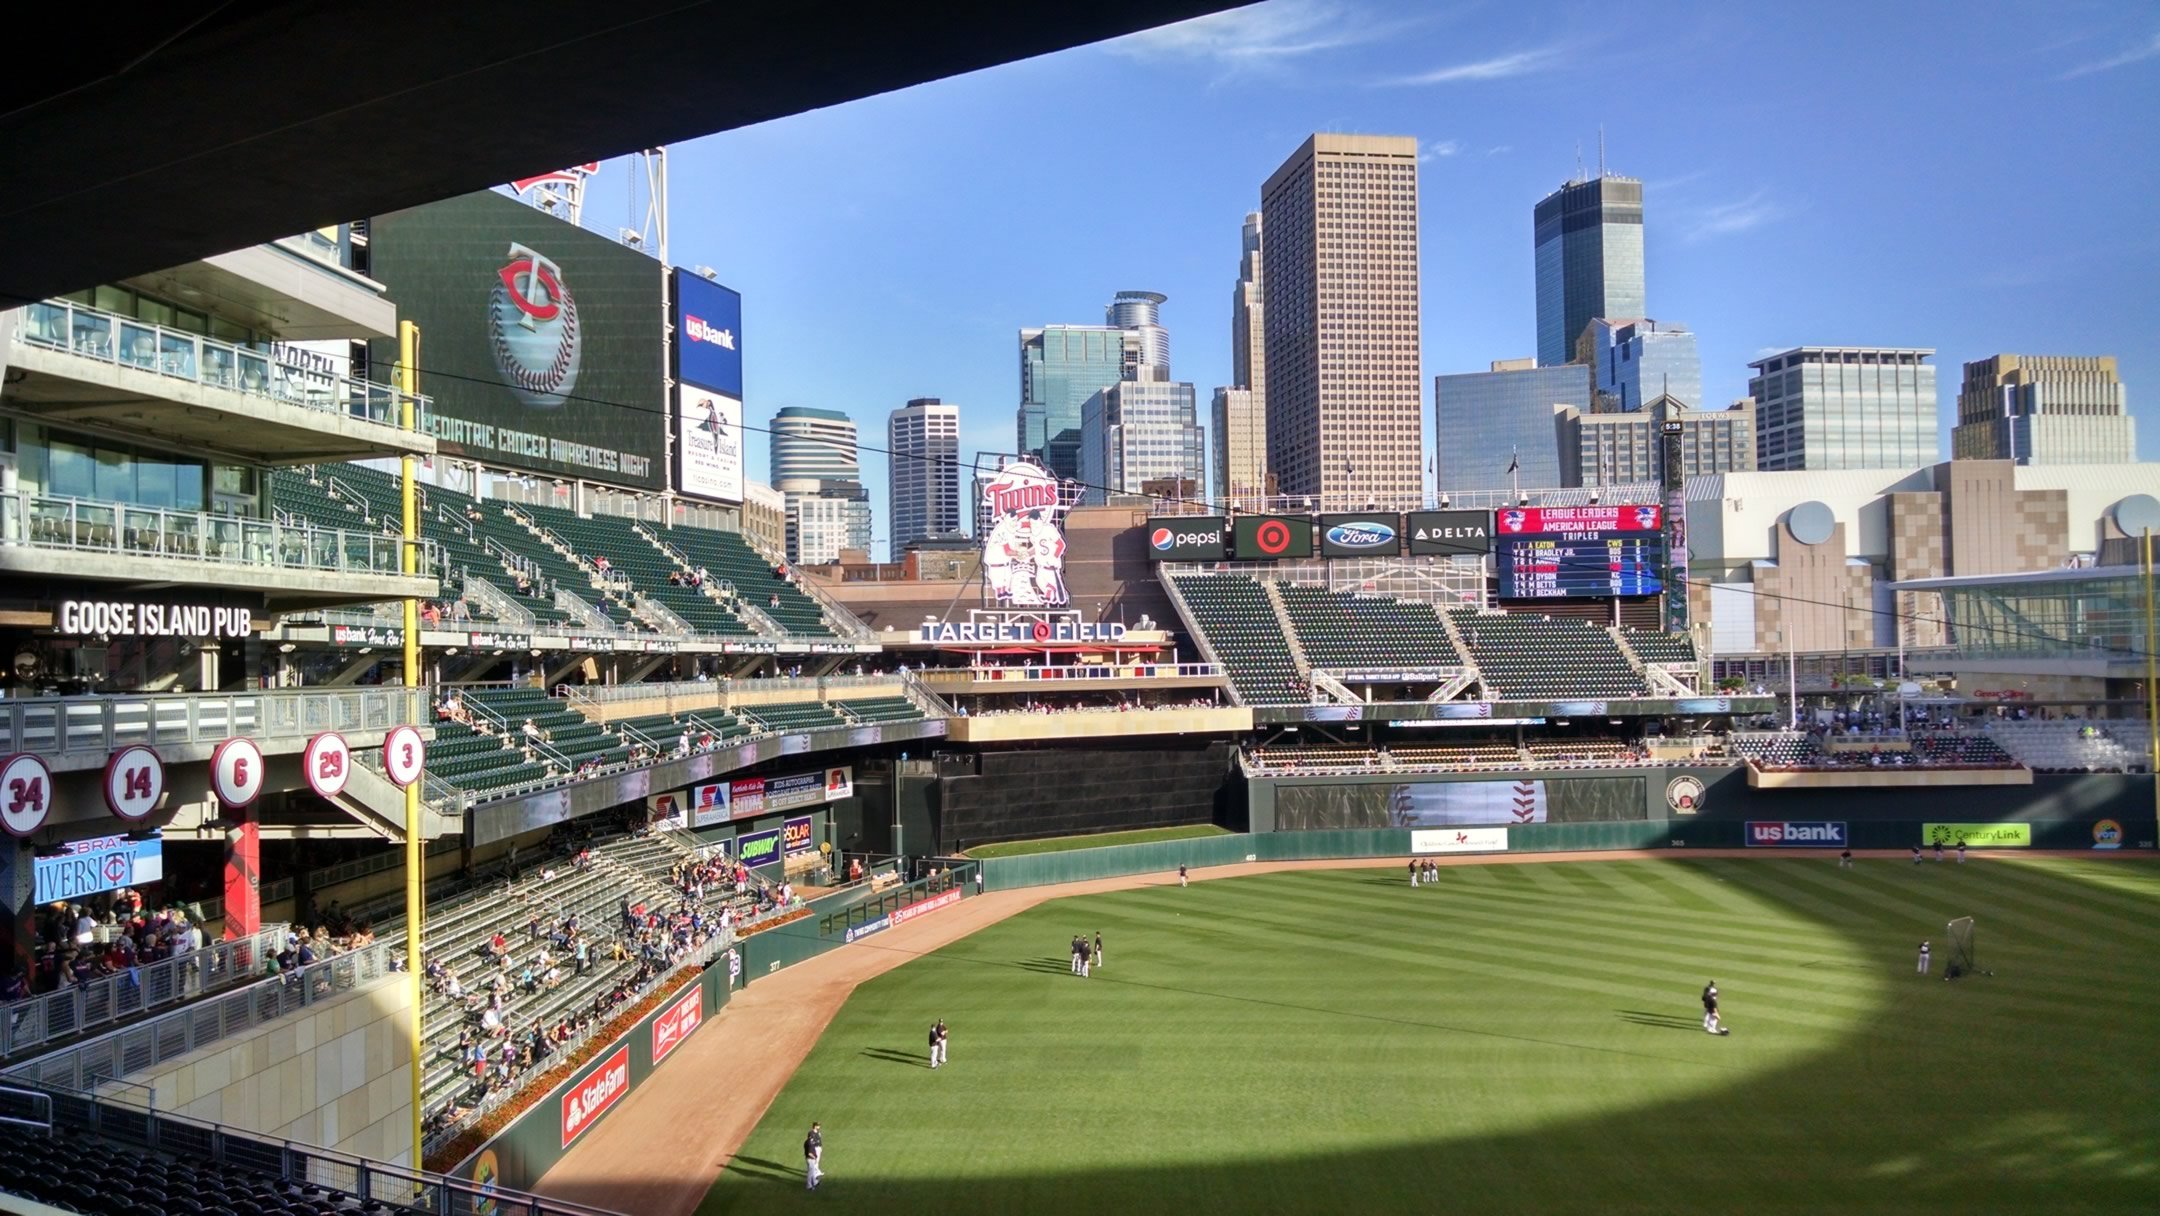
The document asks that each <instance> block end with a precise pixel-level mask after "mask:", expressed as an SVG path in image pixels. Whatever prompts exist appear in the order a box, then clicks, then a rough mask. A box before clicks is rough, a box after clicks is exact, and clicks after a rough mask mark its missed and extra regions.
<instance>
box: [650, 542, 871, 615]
mask: <svg viewBox="0 0 2160 1216" xmlns="http://www.w3.org/2000/svg"><path fill="white" fill-rule="evenodd" d="M661 539H662V540H665V541H666V542H667V543H669V544H671V545H673V546H675V547H676V548H677V549H678V550H680V551H681V552H682V555H683V556H684V557H686V558H688V559H689V560H690V564H691V565H693V566H703V567H704V568H705V572H706V574H707V575H709V576H710V577H712V578H715V579H722V580H725V581H727V582H728V583H731V584H733V585H734V588H735V594H737V595H739V596H742V597H743V598H744V599H745V600H746V601H748V602H749V604H750V605H751V606H752V607H754V608H756V609H757V610H758V611H760V612H762V613H764V614H765V615H766V616H768V617H771V618H772V619H773V622H774V623H775V624H777V625H779V626H780V627H781V628H782V629H785V630H787V631H788V633H789V634H791V635H795V636H800V637H812V638H829V637H832V636H833V631H832V627H831V626H829V625H827V624H826V623H825V614H824V613H823V612H821V611H819V609H818V605H817V601H816V600H814V599H811V598H810V597H809V596H808V595H805V594H803V592H802V589H801V588H799V587H797V586H796V585H795V584H794V583H792V582H790V581H788V580H787V579H785V578H783V577H781V576H780V575H779V574H777V573H775V572H774V570H773V566H772V563H770V562H768V561H766V560H765V559H764V557H762V556H761V555H759V553H758V551H757V550H756V549H753V548H751V547H750V542H749V541H746V540H744V539H743V538H742V537H740V536H738V535H736V534H735V533H733V532H714V531H712V530H710V529H707V528H670V529H668V530H667V531H666V532H664V533H662V534H661ZM776 601H777V602H776Z"/></svg>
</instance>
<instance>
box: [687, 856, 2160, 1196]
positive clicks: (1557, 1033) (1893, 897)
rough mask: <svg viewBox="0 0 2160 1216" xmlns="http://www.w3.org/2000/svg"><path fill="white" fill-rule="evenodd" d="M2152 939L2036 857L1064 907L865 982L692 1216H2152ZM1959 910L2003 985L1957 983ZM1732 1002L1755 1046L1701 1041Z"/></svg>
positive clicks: (2110, 869)
mask: <svg viewBox="0 0 2160 1216" xmlns="http://www.w3.org/2000/svg"><path fill="white" fill-rule="evenodd" d="M2156 913H2160V866H2154V865H2147V864H2137V863H2122V862H2118V863H2113V864H2110V863H2106V862H2101V861H2089V860H2061V859H2040V858H2030V859H2021V860H2017V861H2004V860H1996V859H1989V860H1986V861H1977V860H1976V861H1974V862H1972V863H1970V864H1967V865H1965V866H1962V867H1960V866H1956V865H1950V864H1941V865H1939V864H1936V863H1933V862H1929V863H1927V864H1925V865H1922V866H1919V867H1915V866H1912V865H1910V864H1908V863H1906V862H1903V861H1876V860H1869V861H1862V862H1861V863H1860V864H1859V868H1857V869H1856V870H1854V871H1852V872H1849V873H1847V872H1840V871H1839V870H1838V869H1837V868H1836V864H1835V862H1834V861H1833V860H1831V859H1829V858H1828V857H1827V856H1824V857H1812V856H1811V857H1808V858H1806V859H1800V858H1792V857H1780V858H1777V859H1765V860H1761V861H1755V860H1747V861H1739V860H1734V861H1718V860H1675V861H1590V862H1573V863H1565V864H1548V865H1485V866H1469V867H1462V868H1451V869H1448V870H1445V871H1443V873H1442V877H1441V880H1440V884H1439V888H1438V889H1437V890H1419V891H1412V890H1411V889H1410V888H1409V886H1408V884H1407V881H1406V880H1405V877H1404V875H1403V873H1402V871H1401V870H1399V869H1386V870H1379V869H1375V870H1331V871H1310V872H1303V873H1287V874H1279V875H1270V876H1265V877H1256V878H1241V879H1230V880H1219V881H1213V882H1204V883H1195V884H1194V885H1193V886H1192V887H1191V888H1189V889H1185V890H1180V889H1179V888H1178V887H1177V885H1176V883H1175V881H1172V882H1170V883H1169V884H1168V885H1158V886H1153V887H1148V888H1144V889H1139V890H1133V891H1126V892H1120V893H1116V894H1109V895H1094V896H1084V897H1072V898H1066V899H1059V900H1053V901H1051V902H1049V903H1046V904H1044V905H1042V906H1041V907H1039V908H1036V909H1034V910H1032V911H1029V912H1026V913H1023V914H1021V915H1019V916H1016V917H1013V918H1012V919H1009V920H1007V921H1004V922H1003V923H1000V924H998V925H995V926H993V927H991V928H988V929H985V930H983V931H982V932H980V933H977V934H974V935H973V936H971V937H968V938H966V939H964V940H962V941H959V942H956V943H954V944H953V945H951V946H948V947H946V948H944V949H942V950H939V951H937V952H935V953H934V954H931V955H928V956H925V957H924V958H921V959H918V960H916V961H914V962H911V963H910V964H908V965H906V966H903V967H900V968H897V969H895V970H893V971H891V972H889V973H887V974H886V975H884V976H882V977H880V978H878V979H876V980H873V981H871V982H870V983H867V984H865V985H863V986H862V987H861V988H860V989H858V990H857V992H856V994H855V996H854V998H853V999H852V1000H850V1001H849V1003H848V1004H847V1005H846V1007H845V1008H843V1009H842V1010H841V1011H840V1013H839V1015H838V1016H837V1017H836V1018H835V1019H834V1020H833V1022H832V1024H831V1026H830V1027H829V1028H828V1029H827V1031H826V1033H825V1034H824V1036H823V1038H822V1039H820V1041H819V1043H818V1045H817V1047H816V1049H815V1050H814V1051H813V1052H812V1053H811V1055H810V1057H809V1058H808V1060H806V1061H805V1062H804V1064H803V1067H802V1069H801V1070H800V1071H799V1072H797V1073H796V1075H795V1078H794V1080H793V1081H792V1082H791V1083H790V1084H789V1085H788V1087H787V1089H786V1090H785V1091H784V1092H783V1093H782V1094H781V1095H780V1097H779V1098H778V1100H777V1101H775V1102H774V1104H773V1106H772V1109H771V1110H770V1111H769V1112H768V1113H767V1115H766V1117H765V1119H764V1121H763V1122H762V1123H761V1124H760V1125H759V1127H758V1129H757V1131H756V1132H755V1133H754V1134H753V1135H752V1137H751V1139H750V1141H749V1142H748V1143H747V1144H745V1145H744V1147H743V1150H742V1152H741V1154H740V1155H739V1156H738V1157H737V1158H736V1159H735V1162H734V1164H733V1165H732V1166H731V1167H730V1168H729V1169H728V1170H727V1171H726V1172H725V1173H724V1174H723V1175H722V1177H721V1179H720V1182H719V1183H718V1184H717V1185H716V1186H715V1187H714V1189H713V1191H712V1193H711V1195H710V1196H709V1197H708V1199H707V1200H706V1202H705V1204H704V1206H703V1208H702V1209H701V1210H702V1211H704V1212H714V1213H717V1212H729V1213H750V1212H758V1213H765V1212H796V1211H801V1212H810V1211H824V1212H849V1213H866V1214H867V1213H879V1214H892V1213H911V1212H967V1213H974V1212H990V1213H1008V1212H1010V1213H1029V1214H1039V1213H1066V1212H1074V1213H1079V1212H1110V1213H1119V1214H1121V1216H1156V1214H1161V1216H1172V1214H1177V1216H1182V1214H1184V1213H1222V1214H1225V1216H1228V1214H1232V1213H1252V1212H1346V1213H1355V1212H1374V1211H1385V1212H1442V1211H1446V1212H1466V1213H1493V1212H1525V1213H1527V1212H1536V1213H1572V1212H1586V1213H1612V1212H1629V1213H1683V1214H1687V1216H1695V1214H1697V1213H1710V1214H1716V1216H1760V1214H1761V1213H1818V1212H1822V1213H1838V1214H1841V1216H1842V1214H1849V1213H1884V1214H1890V1213H1976V1212H2020V1213H2026V1212H2029V1213H2080V1212H2085V1213H2096V1212H2111V1213H2112V1212H2123V1213H2129V1212H2139V1213H2150V1212H2154V1211H2160V1081H2156V1080H2155V1078H2156V1076H2160V1069H2156V1068H2155V1064H2154V1054H2155V1052H2156V1051H2160V972H2156V968H2155V966H2154V964H2155V962H2156V961H2160V917H2156ZM1965 914H1970V915H1972V916H1975V917H1976V918H1978V924H1979V933H1978V940H1979V951H1980V964H1981V966H1982V967H1983V968H1988V969H1992V970H1993V971H1994V972H1995V975H1994V976H1993V977H1976V978H1972V979H1967V980H1959V981H1958V982H1956V983H1945V982H1944V981H1943V980H1942V979H1941V978H1940V975H1941V968H1942V965H1943V961H1944V960H1943V956H1942V953H1941V951H1942V947H1943V945H1944V943H1943V933H1942V929H1943V925H1944V922H1946V921H1947V920H1949V919H1950V918H1952V917H1954V916H1958V915H1965ZM1083 930H1085V931H1087V932H1089V933H1093V932H1095V931H1096V930H1100V931H1101V932H1102V934H1103V936H1104V941H1105V946H1106V947H1107V953H1108V957H1107V960H1106V961H1107V966H1106V967H1105V968H1104V969H1103V970H1102V971H1101V972H1099V973H1098V974H1097V975H1096V976H1095V978H1093V979H1089V980H1081V979H1078V978H1076V977H1073V976H1071V975H1069V974H1067V963H1066V958H1065V953H1066V943H1067V941H1068V940H1069V939H1070V938H1071V937H1072V935H1073V934H1074V933H1076V932H1080V931H1083ZM1922 937H1929V938H1932V939H1934V941H1935V944H1936V947H1937V950H1938V954H1937V958H1936V978H1932V979H1926V980H1923V979H1920V978H1918V977H1916V976H1915V975H1914V974H1913V970H1914V955H1915V947H1916V946H1917V945H1918V943H1919V941H1920V939H1921V938H1922ZM881 940H882V939H877V938H873V939H871V940H870V941H868V942H866V943H862V944H860V945H857V946H854V947H850V948H851V949H878V948H881V947H880V945H879V943H880V941H881ZM1711 978H1715V979H1716V980H1717V982H1718V985H1719V987H1720V989H1721V990H1722V991H1723V993H1724V998H1725V1001H1724V1004H1725V1016H1726V1020H1727V1022H1728V1023H1729V1024H1730V1025H1731V1026H1732V1027H1733V1033H1732V1035H1731V1036H1730V1037H1726V1038H1714V1037H1712V1036H1709V1035H1706V1034H1704V1033H1703V1032H1702V1030H1701V1027H1700V1008H1699V1005H1698V1003H1697V997H1698V993H1699V991H1700V989H1701V988H1702V986H1703V983H1704V982H1705V981H1706V980H1708V979H1711ZM940 1016H942V1017H944V1018H945V1019H946V1021H947V1023H948V1024H949V1026H950V1027H951V1030H952V1048H951V1052H952V1058H951V1062H950V1064H948V1065H947V1066H946V1067H945V1068H944V1069H941V1070H939V1071H937V1072H931V1071H929V1070H928V1068H927V1067H926V1065H925V1042H924V1040H925V1034H926V1032H927V1030H928V1027H929V1025H930V1023H931V1022H932V1021H933V1020H934V1019H936V1018H938V1017H940ZM714 1083H715V1088H716V1090H718V1091H720V1092H722V1093H724V1092H725V1079H724V1078H721V1077H716V1078H715V1079H714ZM812 1119H818V1120H821V1121H823V1122H824V1124H825V1129H826V1168H827V1171H828V1175H829V1177H828V1181H827V1182H826V1184H825V1186H824V1187H823V1188H822V1189H821V1190H820V1191H819V1192H818V1193H817V1194H816V1195H814V1196H813V1195H806V1194H805V1193H804V1191H803V1182H802V1164H803V1163H802V1154H801V1145H802V1138H803V1133H804V1131H805V1130H806V1129H807V1128H808V1126H809V1124H810V1121H811V1120H812Z"/></svg>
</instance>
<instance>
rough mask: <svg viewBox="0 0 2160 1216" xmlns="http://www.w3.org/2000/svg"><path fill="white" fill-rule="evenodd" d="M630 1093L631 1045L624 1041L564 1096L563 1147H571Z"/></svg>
mask: <svg viewBox="0 0 2160 1216" xmlns="http://www.w3.org/2000/svg"><path fill="white" fill-rule="evenodd" d="M629 1092H630V1045H629V1044H628V1043H624V1044H623V1045H622V1046H620V1047H617V1048H616V1049H615V1050H614V1052H613V1053H612V1054H610V1055H609V1056H608V1057H607V1059H605V1060H602V1061H601V1062H600V1067H598V1068H595V1069H593V1070H592V1071H591V1072H589V1073H587V1074H585V1079H584V1080H582V1081H579V1082H578V1083H577V1084H575V1085H572V1086H571V1087H570V1092H569V1093H566V1094H564V1095H563V1100H562V1146H563V1147H564V1148H569V1147H570V1145H571V1144H572V1143H574V1142H575V1141H576V1140H577V1138H578V1137H579V1136H582V1135H584V1134H585V1132H586V1129H588V1128H590V1127H591V1126H592V1125H593V1124H595V1123H598V1122H599V1121H600V1116H602V1115H604V1114H606V1113H607V1112H608V1108H609V1107H612V1106H614V1105H615V1104H616V1103H617V1102H620V1101H622V1096H623V1095H624V1094H626V1093H629Z"/></svg>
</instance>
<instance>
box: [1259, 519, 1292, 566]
mask: <svg viewBox="0 0 2160 1216" xmlns="http://www.w3.org/2000/svg"><path fill="white" fill-rule="evenodd" d="M1253 543H1255V544H1257V545H1259V546H1260V551H1261V552H1262V553H1265V554H1267V555H1268V556H1269V557H1281V556H1282V555H1283V554H1285V553H1288V552H1289V551H1290V525H1289V524H1286V523H1284V522H1283V521H1281V520H1279V519H1263V520H1261V521H1260V526H1259V527H1257V528H1254V529H1253Z"/></svg>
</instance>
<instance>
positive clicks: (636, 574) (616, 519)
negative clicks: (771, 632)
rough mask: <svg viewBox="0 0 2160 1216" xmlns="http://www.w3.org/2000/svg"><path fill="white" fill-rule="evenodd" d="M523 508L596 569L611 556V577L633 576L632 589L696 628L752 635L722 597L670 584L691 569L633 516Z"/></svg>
mask: <svg viewBox="0 0 2160 1216" xmlns="http://www.w3.org/2000/svg"><path fill="white" fill-rule="evenodd" d="M523 509H524V511H525V513H526V514H528V515H530V516H531V517H532V519H533V522H534V523H537V524H539V525H540V526H541V527H543V528H546V529H547V530H548V531H550V532H553V533H554V534H555V535H557V536H559V537H561V538H562V540H563V542H564V543H565V544H567V545H569V546H570V547H571V548H572V549H574V550H576V551H577V553H578V554H579V556H581V557H583V558H584V559H585V560H586V561H588V562H591V563H593V565H594V566H595V568H597V567H598V565H599V559H601V558H606V559H607V563H608V569H607V574H608V575H613V576H618V577H621V578H626V579H628V580H629V582H630V585H631V586H632V587H634V588H635V589H636V590H638V591H641V592H643V593H645V594H646V595H647V596H649V597H651V598H652V599H655V600H658V601H659V602H660V604H661V606H662V607H665V608H666V609H667V610H668V611H669V612H672V613H674V614H675V615H676V616H678V617H681V618H682V620H683V623H684V624H686V625H688V626H689V627H690V628H691V629H692V630H694V631H695V632H698V633H712V634H722V635H726V636H729V637H748V636H750V635H751V633H752V630H751V629H750V627H749V626H748V625H745V624H743V622H742V618H741V617H738V616H736V615H735V614H734V613H733V612H730V611H728V609H727V608H726V607H725V606H724V605H722V604H721V603H720V601H719V600H716V599H714V598H713V597H712V596H710V595H707V594H706V593H705V592H704V591H702V590H700V589H699V588H696V587H689V586H678V585H674V584H670V583H669V582H668V576H669V575H671V574H687V573H688V571H685V570H683V568H682V567H681V566H679V565H677V564H676V562H675V559H674V558H671V557H669V556H668V555H667V554H665V553H663V552H661V551H660V550H659V549H657V548H654V547H653V543H652V542H651V541H650V540H647V539H646V538H645V537H644V536H643V535H642V534H640V533H639V531H638V529H637V525H636V524H634V523H632V522H631V521H630V520H628V519H625V518H623V517H622V516H619V515H595V516H593V517H591V518H589V519H583V518H580V517H579V516H578V515H576V514H575V513H574V512H570V511H565V510H562V509H561V508H559V507H526V508H523Z"/></svg>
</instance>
